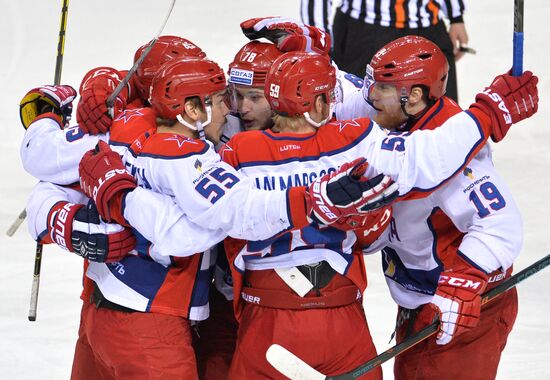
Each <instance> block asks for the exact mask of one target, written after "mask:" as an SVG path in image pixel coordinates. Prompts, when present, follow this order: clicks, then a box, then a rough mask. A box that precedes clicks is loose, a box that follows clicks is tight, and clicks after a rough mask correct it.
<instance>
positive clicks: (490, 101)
mask: <svg viewBox="0 0 550 380" xmlns="http://www.w3.org/2000/svg"><path fill="white" fill-rule="evenodd" d="M538 81H539V80H538V78H537V77H536V76H534V75H533V73H532V72H531V71H526V72H524V73H523V74H521V75H520V76H517V77H515V76H512V75H511V74H510V73H507V74H502V75H499V76H497V77H496V78H495V79H494V80H493V83H491V85H490V86H489V87H486V88H485V90H483V91H482V92H480V93H479V94H477V95H476V102H475V103H473V104H472V105H471V106H470V107H473V108H479V109H481V110H482V111H483V112H484V113H485V114H487V115H488V116H490V118H491V128H492V134H491V138H492V139H493V141H495V142H499V141H500V140H502V139H503V138H504V136H506V133H508V130H509V129H510V127H511V126H512V124H515V123H517V122H519V121H522V120H523V119H527V118H528V117H530V116H531V115H533V114H534V113H535V112H537V110H538V105H539V95H538V89H537V83H538Z"/></svg>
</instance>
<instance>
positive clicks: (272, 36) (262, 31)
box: [241, 17, 330, 55]
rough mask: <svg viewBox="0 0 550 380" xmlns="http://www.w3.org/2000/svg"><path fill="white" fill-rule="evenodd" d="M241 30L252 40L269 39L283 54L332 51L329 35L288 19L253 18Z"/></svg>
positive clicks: (325, 52) (243, 24)
mask: <svg viewBox="0 0 550 380" xmlns="http://www.w3.org/2000/svg"><path fill="white" fill-rule="evenodd" d="M241 29H242V31H243V33H244V35H245V36H247V37H248V38H249V39H251V40H256V39H259V38H262V37H264V38H267V39H268V40H269V41H271V42H273V43H274V44H276V45H277V48H278V49H279V50H280V51H282V52H289V51H305V52H315V53H318V54H321V55H325V54H328V53H329V51H330V35H329V34H328V33H326V32H324V31H323V30H321V29H319V28H317V27H315V26H311V25H304V24H302V23H301V22H299V21H296V20H293V19H291V18H288V17H259V18H252V19H249V20H246V21H243V22H242V23H241Z"/></svg>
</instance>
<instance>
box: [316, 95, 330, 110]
mask: <svg viewBox="0 0 550 380" xmlns="http://www.w3.org/2000/svg"><path fill="white" fill-rule="evenodd" d="M326 106H327V102H326V101H325V98H324V96H323V95H317V96H316V97H315V101H314V102H313V108H314V110H315V112H316V113H319V114H322V113H323V109H324V108H325V107H326Z"/></svg>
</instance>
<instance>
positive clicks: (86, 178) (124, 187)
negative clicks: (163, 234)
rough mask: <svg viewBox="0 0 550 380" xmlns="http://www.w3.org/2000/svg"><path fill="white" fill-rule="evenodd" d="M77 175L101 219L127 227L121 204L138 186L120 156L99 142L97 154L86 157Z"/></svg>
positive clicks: (92, 153) (81, 161)
mask: <svg viewBox="0 0 550 380" xmlns="http://www.w3.org/2000/svg"><path fill="white" fill-rule="evenodd" d="M78 172H79V174H80V187H81V188H82V191H83V192H84V194H86V195H87V196H88V197H90V198H92V199H93V200H94V202H95V204H96V206H97V210H98V212H99V214H100V215H101V217H102V218H103V219H105V220H106V221H108V222H112V221H115V222H117V223H118V224H122V225H128V224H127V222H126V220H125V219H124V216H123V210H122V200H123V198H124V196H125V195H126V194H127V193H128V192H129V191H131V190H133V189H135V188H136V186H137V185H136V180H135V179H134V177H132V176H131V175H130V174H129V173H128V172H127V171H126V168H125V166H124V163H123V162H122V160H121V159H120V156H119V155H118V153H116V152H113V151H112V150H111V148H110V147H109V145H108V144H107V143H105V142H104V141H100V142H98V143H97V145H96V147H95V149H94V150H90V151H88V152H86V153H85V154H84V156H83V157H82V159H81V160H80V165H79V166H78Z"/></svg>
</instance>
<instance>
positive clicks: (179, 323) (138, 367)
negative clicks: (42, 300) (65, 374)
mask: <svg viewBox="0 0 550 380" xmlns="http://www.w3.org/2000/svg"><path fill="white" fill-rule="evenodd" d="M71 379H73V380H76V379H78V380H97V379H103V380H107V379H132V380H138V379H197V367H196V363H195V353H194V351H193V348H192V346H191V332H190V327H189V322H188V321H187V319H185V318H182V317H175V316H171V315H164V314H158V313H140V312H134V313H125V312H123V311H114V310H110V309H105V308H99V309H96V307H95V305H94V304H90V303H89V302H84V306H83V307H82V313H81V317H80V328H79V331H78V341H77V342H76V348H75V356H74V360H73V369H72V374H71Z"/></svg>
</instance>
